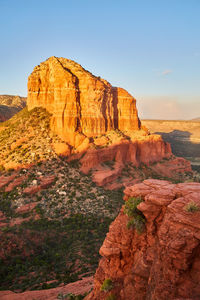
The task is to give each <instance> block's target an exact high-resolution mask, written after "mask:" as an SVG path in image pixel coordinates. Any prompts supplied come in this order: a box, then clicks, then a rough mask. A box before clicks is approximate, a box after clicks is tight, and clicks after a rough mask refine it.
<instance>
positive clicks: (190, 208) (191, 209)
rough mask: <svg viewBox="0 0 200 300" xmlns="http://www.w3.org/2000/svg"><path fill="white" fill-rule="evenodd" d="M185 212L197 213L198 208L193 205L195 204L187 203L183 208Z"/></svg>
mask: <svg viewBox="0 0 200 300" xmlns="http://www.w3.org/2000/svg"><path fill="white" fill-rule="evenodd" d="M185 210H186V211H187V212H191V213H195V212H197V211H199V210H200V208H199V206H198V205H197V204H196V203H195V202H189V203H188V204H187V205H186V206H185Z"/></svg>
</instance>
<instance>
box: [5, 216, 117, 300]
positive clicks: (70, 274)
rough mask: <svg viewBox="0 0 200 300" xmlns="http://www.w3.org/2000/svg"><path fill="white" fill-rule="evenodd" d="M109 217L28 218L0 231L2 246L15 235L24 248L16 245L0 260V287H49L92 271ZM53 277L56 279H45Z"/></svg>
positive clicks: (109, 220) (24, 288) (22, 288)
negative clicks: (15, 225)
mask: <svg viewBox="0 0 200 300" xmlns="http://www.w3.org/2000/svg"><path fill="white" fill-rule="evenodd" d="M111 221H112V219H110V218H107V217H105V218H104V219H102V218H98V217H97V216H92V215H88V216H87V215H82V214H76V215H74V216H72V217H69V218H64V219H62V220H48V219H46V218H42V219H39V220H30V221H28V222H23V224H21V225H20V226H18V227H13V228H12V229H13V230H12V231H11V230H9V235H8V232H5V233H4V232H3V233H2V240H3V244H1V246H2V247H3V248H6V243H8V242H9V240H10V239H11V240H13V239H15V238H17V239H20V241H21V243H22V244H23V251H22V249H19V248H18V246H15V247H14V248H13V249H12V250H11V252H9V254H7V253H6V252H5V255H6V258H5V259H4V260H0V269H1V273H0V283H1V286H0V290H8V289H10V290H21V291H24V290H26V289H32V290H33V289H46V288H52V287H55V286H58V285H59V284H60V283H61V282H64V283H65V284H67V283H69V282H73V281H76V280H78V276H79V275H80V274H83V273H86V272H89V273H90V274H93V273H94V272H95V270H96V268H97V266H98V261H99V254H98V250H99V248H100V246H101V244H102V242H103V240H104V238H105V234H106V232H108V226H109V224H110V222H111ZM17 244H18V243H17ZM24 251H25V253H27V254H26V255H24V254H23V253H24ZM28 253H29V254H28ZM31 273H34V274H33V275H31ZM55 278H56V280H57V281H56V282H54V283H51V284H47V283H46V282H47V281H50V280H55ZM69 299H71V298H69ZM72 299H73V298H72ZM74 299H76V298H74ZM77 299H79V298H77ZM80 299H81V298H80Z"/></svg>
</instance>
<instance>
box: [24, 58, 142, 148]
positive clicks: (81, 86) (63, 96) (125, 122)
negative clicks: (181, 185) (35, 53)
mask: <svg viewBox="0 0 200 300" xmlns="http://www.w3.org/2000/svg"><path fill="white" fill-rule="evenodd" d="M27 104H28V109H29V110H31V109H32V108H34V107H36V106H42V107H44V108H46V109H47V111H48V112H50V113H52V122H51V128H52V130H54V131H55V132H56V133H57V134H59V135H60V136H61V137H62V139H64V140H65V141H66V142H68V143H69V144H71V145H72V146H75V147H76V146H78V144H80V142H82V138H81V137H80V136H82V135H83V136H84V137H85V136H86V137H93V136H97V135H100V134H104V133H106V132H107V131H110V130H112V129H119V130H121V131H134V130H139V129H140V120H139V118H138V115H137V109H136V100H135V99H134V98H133V97H132V96H131V95H130V94H129V93H128V92H127V91H125V90H124V89H121V88H116V87H112V85H111V84H110V83H109V82H107V81H106V80H104V79H101V78H100V77H96V76H94V75H92V74H91V73H90V72H88V71H86V70H85V69H84V68H82V67H81V66H80V65H79V64H77V63H75V62H74V61H71V60H69V59H65V58H57V57H54V56H53V57H50V58H49V59H47V60H46V61H45V62H43V63H41V64H40V65H39V66H37V67H35V68H34V70H33V72H32V74H31V75H30V76H29V79H28V100H27ZM80 140H81V141H80Z"/></svg>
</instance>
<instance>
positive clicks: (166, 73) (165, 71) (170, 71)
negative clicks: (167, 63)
mask: <svg viewBox="0 0 200 300" xmlns="http://www.w3.org/2000/svg"><path fill="white" fill-rule="evenodd" d="M171 73H172V70H169V69H167V70H164V71H163V72H162V73H161V75H163V76H166V75H168V74H171Z"/></svg>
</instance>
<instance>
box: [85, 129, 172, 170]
mask: <svg viewBox="0 0 200 300" xmlns="http://www.w3.org/2000/svg"><path fill="white" fill-rule="evenodd" d="M170 155H171V147H170V145H169V144H167V143H165V142H164V141H163V140H162V138H161V137H160V136H159V135H149V136H144V137H141V138H140V139H139V138H138V139H136V140H134V141H128V140H125V141H122V142H120V143H118V144H115V145H112V146H110V147H105V148H102V149H90V150H88V151H87V152H86V154H85V155H84V156H83V158H82V159H81V160H80V162H81V165H82V166H81V171H82V172H84V173H87V172H88V171H89V170H90V169H92V168H93V167H95V166H96V165H98V164H100V163H102V162H105V161H109V160H111V161H112V160H113V161H116V162H117V163H120V164H122V165H123V164H124V163H126V162H131V163H132V164H133V165H134V166H136V167H138V166H139V165H140V164H141V163H144V164H147V165H148V164H149V163H153V162H158V161H160V160H162V159H163V158H164V157H169V156H170Z"/></svg>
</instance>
